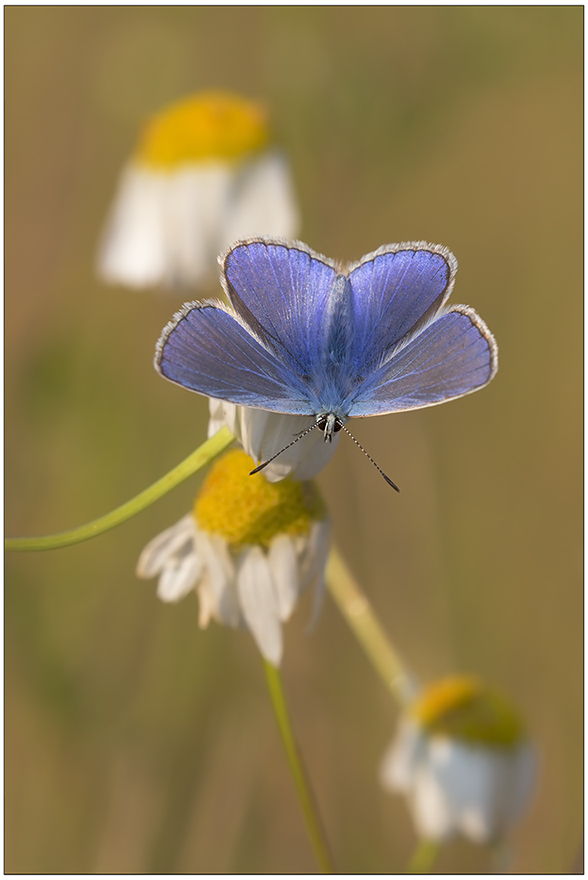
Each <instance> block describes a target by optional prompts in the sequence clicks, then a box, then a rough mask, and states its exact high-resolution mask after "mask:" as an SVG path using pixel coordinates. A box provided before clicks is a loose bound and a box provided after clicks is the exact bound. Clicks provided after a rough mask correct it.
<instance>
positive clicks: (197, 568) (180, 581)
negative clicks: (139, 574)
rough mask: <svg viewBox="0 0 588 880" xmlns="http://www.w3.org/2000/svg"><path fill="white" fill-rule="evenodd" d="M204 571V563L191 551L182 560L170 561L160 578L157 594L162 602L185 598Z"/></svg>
mask: <svg viewBox="0 0 588 880" xmlns="http://www.w3.org/2000/svg"><path fill="white" fill-rule="evenodd" d="M201 573H202V563H201V562H200V560H199V559H198V557H197V556H196V553H191V554H190V555H189V556H185V557H184V558H183V559H181V560H177V561H176V560H173V562H172V561H170V562H169V563H168V564H167V565H166V566H165V568H164V569H163V573H162V575H161V577H160V579H159V584H158V585H157V595H158V597H159V598H160V599H161V600H162V602H177V601H179V599H183V598H184V596H186V595H187V594H188V593H189V592H190V590H191V589H193V587H195V586H196V584H197V583H198V579H199V577H200V575H201Z"/></svg>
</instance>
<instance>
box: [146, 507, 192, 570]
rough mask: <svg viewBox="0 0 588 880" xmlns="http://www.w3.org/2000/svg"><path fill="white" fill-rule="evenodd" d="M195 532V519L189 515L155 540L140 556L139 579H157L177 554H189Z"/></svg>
mask: <svg viewBox="0 0 588 880" xmlns="http://www.w3.org/2000/svg"><path fill="white" fill-rule="evenodd" d="M195 531H196V528H195V525H194V518H193V517H192V515H191V514H188V515H187V516H185V517H184V518H183V519H181V520H180V521H179V522H177V523H176V524H175V525H174V526H172V527H171V528H170V529H166V530H165V532H162V533H161V534H160V535H157V537H156V538H153V540H152V541H150V542H149V543H148V544H147V546H146V547H145V549H144V550H143V552H142V553H141V555H140V556H139V561H138V562H137V568H136V574H137V577H140V578H152V577H155V575H156V574H159V573H160V572H161V571H163V568H164V566H165V564H166V563H167V561H168V560H169V559H170V558H171V557H173V556H174V555H175V554H176V553H181V554H182V555H186V554H187V553H189V552H190V551H191V550H192V549H193V547H194V538H195Z"/></svg>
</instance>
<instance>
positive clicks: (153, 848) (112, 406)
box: [5, 6, 583, 873]
mask: <svg viewBox="0 0 588 880" xmlns="http://www.w3.org/2000/svg"><path fill="white" fill-rule="evenodd" d="M582 16H583V9H582V7H580V6H575V7H573V6H568V7H485V8H479V7H445V8H444V7H420V8H419V7H387V8H385V7H382V8H378V7H371V8H365V9H364V8H359V7H351V8H345V7H339V8H336V7H335V8H330V7H316V8H303V7H299V8H296V7H294V8H280V7H250V8H243V7H200V8H199V7H189V8H188V7H186V8H182V7H172V8H163V7H142V8H133V7H126V8H113V7H110V8H99V7H94V8H88V9H86V8H83V7H61V8H55V7H54V8H50V7H46V8H43V7H8V8H7V9H6V10H5V42H6V74H5V76H6V79H5V88H6V132H5V133H6V178H5V187H6V189H5V194H6V300H5V304H6V444H5V449H6V469H5V475H6V526H7V532H8V533H9V534H12V535H15V534H24V535H29V534H30V535H33V534H45V533H48V532H53V531H60V530H62V529H66V528H69V527H73V526H74V525H78V524H81V523H83V522H87V521H89V520H91V519H93V518H95V517H96V516H98V515H100V514H102V513H105V512H107V511H108V510H110V509H112V508H113V507H114V506H116V505H118V504H120V503H122V502H123V501H126V500H127V499H128V498H130V497H131V496H133V495H134V494H136V493H137V492H138V491H139V490H141V489H142V488H144V487H145V486H147V485H148V484H150V483H151V482H153V481H154V480H155V479H157V478H158V477H159V476H161V475H162V474H163V473H165V472H166V471H167V470H169V469H170V468H171V467H173V466H174V465H175V464H176V463H178V462H179V461H180V460H181V459H182V458H184V457H185V456H186V455H187V454H188V453H189V452H190V451H191V450H192V449H193V448H194V447H195V446H196V445H198V444H199V443H200V442H201V441H202V440H203V439H204V437H205V429H206V419H207V408H206V403H205V401H204V400H203V399H201V398H199V397H198V396H197V395H190V394H189V393H188V392H185V391H183V390H182V389H179V388H177V387H175V386H171V385H169V384H168V383H166V382H164V381H162V380H161V378H160V377H159V376H157V375H156V373H155V371H154V370H153V368H152V354H153V348H154V343H155V341H156V339H157V337H158V335H159V332H160V330H161V328H162V327H163V325H164V324H165V323H166V322H167V321H168V319H169V318H170V317H171V315H172V313H173V312H174V310H175V309H176V308H177V307H178V306H179V304H180V303H181V302H182V301H183V299H184V298H186V299H190V298H193V296H194V292H192V291H190V292H189V293H188V294H187V295H186V296H185V297H182V296H181V295H170V294H167V295H162V294H160V293H155V292H146V293H136V292H131V291H128V290H125V289H122V288H120V289H117V288H108V287H106V286H104V285H102V284H101V283H99V281H98V280H97V278H96V275H95V271H94V260H95V252H96V244H97V240H98V237H99V234H100V231H101V227H102V223H103V221H104V217H105V214H106V211H107V208H108V205H109V202H110V199H111V197H112V194H113V191H114V187H115V182H116V178H117V175H118V172H119V169H120V168H121V165H122V163H123V162H124V161H125V159H126V158H127V156H128V155H129V153H130V151H131V150H132V148H133V145H134V142H135V139H136V136H137V134H138V132H139V130H140V127H141V126H142V124H143V123H144V121H145V119H146V118H147V116H148V115H149V114H150V113H152V112H154V111H157V110H158V109H160V108H161V107H162V106H163V105H165V104H166V103H167V102H170V101H173V100H175V99H176V98H178V97H182V96H184V95H186V94H189V93H191V92H193V91H195V90H198V89H201V88H210V87H221V88H227V89H236V90H238V91H240V92H242V93H244V94H245V95H247V96H250V97H255V98H261V99H265V100H266V101H267V102H268V104H269V106H270V108H271V111H272V116H273V120H274V127H275V131H276V135H277V138H278V140H279V142H280V143H281V144H282V146H283V147H284V148H285V150H286V151H287V152H288V154H289V156H290V159H291V162H292V167H293V171H294V175H295V180H296V185H297V189H298V193H299V198H300V203H301V208H302V216H303V229H302V233H301V238H302V239H303V240H304V241H307V242H308V243H309V244H310V246H311V247H313V248H314V249H316V250H318V251H321V252H323V253H326V254H328V255H330V256H332V257H336V258H340V259H348V260H355V259H358V258H359V257H361V256H362V255H363V254H364V253H367V252H368V251H371V250H374V249H375V248H377V247H378V246H380V245H381V244H384V243H388V242H394V241H404V240H410V239H426V240H429V241H433V242H440V243H443V244H445V245H447V246H448V247H450V248H451V250H453V252H454V253H455V254H456V256H457V258H458V260H459V262H460V270H459V273H458V277H457V284H456V289H455V292H454V295H453V301H454V302H465V303H467V304H469V305H472V306H473V307H475V308H476V310H477V311H478V312H479V313H480V314H481V315H482V316H483V318H484V319H485V320H486V321H487V323H488V324H489V326H490V328H491V329H492V331H493V332H494V333H495V335H496V338H497V340H498V344H499V348H500V370H499V373H498V376H497V378H496V379H495V380H494V382H493V383H492V384H491V385H490V386H489V387H488V388H487V389H485V390H484V391H482V392H481V393H479V394H475V395H472V396H470V397H467V398H464V399H463V400H461V401H455V402H452V403H450V404H448V405H447V406H442V407H434V408H432V409H430V410H428V411H427V410H424V411H420V412H415V413H407V414H403V415H396V416H388V417H383V418H378V419H368V420H358V421H355V422H354V423H353V425H352V430H354V431H355V433H356V436H357V437H358V439H359V440H360V441H361V442H362V443H363V445H364V446H365V447H366V448H367V449H368V451H369V452H370V454H371V455H372V456H373V457H374V458H375V459H376V460H377V461H378V462H379V463H380V465H381V466H382V467H383V468H384V469H385V470H386V471H387V472H388V473H389V474H390V475H391V476H392V478H393V479H394V480H395V481H397V482H398V483H399V484H400V486H401V488H402V493H401V494H400V495H399V496H397V495H396V494H395V493H393V492H391V491H390V490H389V488H388V487H387V486H386V485H385V483H384V482H383V481H382V480H381V478H380V477H379V476H378V474H377V472H376V471H375V469H374V468H373V467H372V466H371V465H370V464H369V462H367V461H366V459H365V458H364V456H362V455H361V454H360V453H359V452H358V450H357V449H356V448H355V447H354V445H353V444H352V443H351V442H348V443H346V442H345V438H343V440H342V442H341V444H340V447H339V450H338V452H337V455H336V456H335V459H334V460H333V462H332V463H331V464H330V465H329V467H328V468H327V469H326V471H325V472H324V473H323V474H321V476H320V478H319V482H320V485H321V488H322V490H323V492H324V495H325V498H326V500H327V502H328V504H329V506H330V509H331V511H332V516H333V520H334V528H335V535H336V539H337V541H338V543H339V546H340V547H341V548H343V549H344V553H345V556H346V558H347V561H348V563H349V564H350V566H351V567H352V569H353V571H354V573H355V574H356V576H357V578H358V580H359V581H360V582H361V584H362V586H363V588H364V589H365V591H366V592H367V593H368V595H369V597H370V599H371V601H372V602H373V605H374V607H375V609H376V611H377V613H378V615H379V617H380V619H381V621H382V623H383V624H384V626H385V627H386V629H387V630H388V632H389V633H390V635H391V637H392V638H393V639H394V641H395V643H396V645H397V646H398V648H399V649H400V650H401V652H402V653H403V655H404V657H405V658H406V660H407V661H408V663H409V664H410V666H411V667H412V669H413V670H414V672H415V674H416V675H418V676H419V677H420V678H421V679H423V680H429V679H431V678H435V677H438V676H441V675H444V674H447V673H450V672H454V671H462V672H471V673H477V674H479V675H481V676H483V677H485V678H487V679H489V680H490V681H492V682H493V683H494V684H495V685H497V686H499V687H501V688H502V689H503V690H504V691H506V692H507V693H508V694H509V695H510V696H511V697H512V698H513V700H514V701H515V702H516V704H517V705H518V706H519V708H520V710H521V712H522V713H523V715H524V717H525V718H526V721H527V725H528V729H529V732H530V734H531V736H532V737H533V739H534V740H535V742H536V743H537V746H538V749H539V750H540V754H541V776H540V780H539V783H538V787H537V791H536V795H535V798H534V801H533V803H532V805H531V807H530V809H529V811H528V813H527V815H526V816H525V819H524V821H523V822H522V823H521V824H520V827H519V828H518V829H517V830H516V832H515V833H514V834H513V838H512V842H513V847H514V861H513V863H512V870H513V871H515V872H531V873H533V872H541V873H557V872H569V871H571V870H572V868H573V866H574V863H575V861H576V858H577V855H578V850H579V846H580V841H581V834H582V763H581V759H582V659H583V657H582V244H583V242H582V73H583V71H582V35H583V18H582ZM215 293H216V290H214V289H213V290H208V291H203V294H204V295H206V294H207V295H210V294H213V295H214V294H215ZM201 479H202V477H201V476H200V475H197V476H195V477H194V478H192V479H191V480H190V481H189V482H188V483H187V484H184V485H183V486H182V487H180V488H179V489H177V490H176V491H175V492H173V493H172V494H171V495H168V496H167V497H166V498H165V499H164V500H162V501H161V502H159V503H158V504H156V505H155V506H153V507H151V508H150V509H149V510H148V511H146V512H144V513H143V514H141V515H140V516H139V517H137V518H135V519H134V520H132V521H130V522H129V523H127V524H126V525H124V526H122V527H121V528H119V529H117V530H116V531H114V532H110V533H108V534H106V535H103V536H101V537H99V538H97V539H95V540H93V541H91V542H88V543H86V544H82V545H78V546H75V547H72V548H69V549H63V550H58V551H52V552H50V553H45V554H30V555H26V554H22V555H21V554H19V555H13V556H10V557H9V558H8V559H7V560H6V606H5V631H6V664H5V669H6V740H5V741H6V765H5V766H6V870H7V871H8V872H12V873H20V872H24V873H49V872H55V873H68V872H71V873H135V872H139V873H140V872H148V873H157V872H164V873H223V872H234V873H237V872H255V873H256V872H259V873H264V872H267V873H273V872H276V873H282V872H283V873H297V872H300V873H305V872H311V873H312V872H314V870H315V866H314V861H313V858H312V854H311V851H310V848H309V845H308V843H307V839H306V833H305V830H304V827H303V824H302V820H301V817H300V814H299V811H298V806H297V803H296V799H295V795H294V792H293V787H292V783H291V780H290V778H289V775H288V771H287V768H286V764H285V760H284V757H283V754H282V748H281V743H280V741H279V739H278V735H277V731H276V728H275V723H274V719H273V717H272V712H271V708H270V706H269V702H268V698H267V694H266V691H265V681H264V676H263V669H262V665H261V662H260V658H259V655H258V653H257V651H256V648H255V647H254V644H253V641H252V639H251V638H250V637H249V636H248V634H246V633H234V632H232V631H229V630H226V629H223V628H220V627H218V626H216V625H214V624H213V625H212V626H211V627H210V629H209V630H207V631H205V632H201V631H199V630H198V629H197V600H196V597H195V595H194V594H192V595H190V596H189V597H188V598H186V599H185V600H184V601H183V602H181V603H180V604H178V605H175V606H164V605H163V604H162V603H160V602H159V601H158V600H157V599H156V597H155V583H154V582H142V581H138V580H137V579H136V578H135V575H134V566H135V562H136V559H137V557H138V555H139V553H140V551H141V549H142V547H143V546H144V545H145V544H146V543H147V541H148V540H149V539H150V538H152V537H153V536H154V535H155V534H157V533H158V532H159V531H162V530H163V529H164V528H166V527H168V526H169V525H171V524H172V523H174V522H176V521H177V520H178V519H179V518H180V517H181V516H183V515H184V514H185V513H186V511H187V510H188V509H189V507H190V506H191V504H192V500H193V497H194V493H195V491H196V489H197V487H198V485H199V483H200V481H201ZM308 615H309V605H308V603H303V604H302V606H300V607H299V609H298V611H297V614H296V616H295V619H294V620H293V621H292V622H291V623H290V624H289V625H288V627H287V632H286V654H285V661H284V667H283V673H284V678H285V684H286V688H287V692H288V696H289V700H290V704H291V709H292V713H293V717H294V723H295V727H296V730H297V733H298V736H299V739H300V743H301V747H302V749H303V752H304V754H305V757H306V761H307V764H308V766H309V770H310V773H311V776H312V779H313V782H314V786H315V789H316V794H317V797H318V801H319V804H320V807H321V810H322V812H323V815H324V819H325V824H326V827H327V832H328V835H329V838H330V841H331V844H332V847H333V850H334V853H335V856H336V860H337V864H338V866H339V867H340V869H341V870H342V871H344V872H346V873H354V872H372V873H380V872H381V873H388V872H403V870H404V869H405V866H406V864H407V861H408V859H409V857H410V855H411V854H412V852H413V850H414V847H415V844H416V839H415V836H414V832H413V829H412V827H411V824H410V820H409V817H408V813H407V811H406V808H405V805H404V803H403V802H402V801H401V800H400V799H398V798H393V797H390V796H388V795H385V794H383V793H382V792H381V791H380V789H379V786H378V783H377V779H376V770H377V766H378V763H379V761H380V757H381V755H382V753H383V751H384V749H385V747H386V746H387V744H388V741H389V739H390V737H391V735H392V732H393V729H394V726H395V722H396V717H397V711H396V708H395V706H394V705H393V704H392V702H391V701H390V698H389V696H388V694H387V692H386V691H385V689H384V688H383V686H382V684H381V683H380V681H379V680H378V679H377V678H376V677H375V675H374V673H373V671H372V669H371V668H370V666H369V664H368V662H367V661H366V659H365V657H364V655H363V654H362V651H361V650H360V648H359V647H358V645H357V643H356V642H355V640H354V638H353V637H352V635H351V633H350V631H349V630H348V628H347V626H346V624H345V622H344V621H343V620H342V619H341V617H340V615H339V613H338V611H337V609H336V608H335V606H334V605H333V603H332V602H331V601H330V600H329V599H327V602H326V605H325V608H324V613H323V615H322V618H321V620H320V623H319V626H318V627H317V629H316V631H315V632H313V633H312V634H310V635H309V634H308V633H307V632H306V631H305V630H306V624H307V621H308ZM437 867H438V869H439V870H440V871H449V872H454V871H455V872H459V871H462V872H463V871H465V872H484V871H488V870H491V868H492V862H491V860H490V855H489V853H488V851H486V850H485V849H479V848H476V847H474V846H473V845H470V844H467V843H465V842H463V841H455V842H453V843H451V844H450V845H448V846H447V847H446V848H445V849H444V851H443V855H442V857H441V859H440V860H439V862H438V863H437Z"/></svg>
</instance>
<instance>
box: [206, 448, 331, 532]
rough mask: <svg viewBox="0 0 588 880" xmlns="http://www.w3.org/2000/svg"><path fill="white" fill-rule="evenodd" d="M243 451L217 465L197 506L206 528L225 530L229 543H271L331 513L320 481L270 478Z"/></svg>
mask: <svg viewBox="0 0 588 880" xmlns="http://www.w3.org/2000/svg"><path fill="white" fill-rule="evenodd" d="M254 467H255V462H253V461H252V460H251V459H250V458H249V456H248V455H246V454H245V453H244V452H242V451H241V450H234V451H232V452H228V453H227V454H226V455H225V456H223V457H222V458H221V459H220V460H219V461H217V462H216V464H215V465H214V466H213V468H212V470H211V471H210V473H209V474H208V476H207V478H206V480H205V481H204V485H203V486H202V489H201V491H200V494H199V496H198V498H197V499H196V503H195V505H194V518H195V520H196V523H197V525H198V527H199V528H200V529H202V531H205V532H209V533H213V534H217V535H221V536H222V537H223V538H225V539H226V541H227V542H228V543H229V544H233V545H239V544H262V545H263V546H266V547H267V546H268V545H269V543H270V541H271V540H272V538H274V537H275V536H276V535H278V534H286V535H291V536H295V535H306V534H308V532H309V531H310V527H311V525H312V523H313V522H315V521H317V520H321V519H325V518H326V508H325V505H324V503H323V500H322V498H321V497H320V495H319V492H318V490H317V488H316V486H315V485H314V483H310V482H304V483H300V482H298V481H297V480H292V479H289V478H288V479H285V480H281V481H280V482H279V483H268V481H267V480H266V478H265V477H264V476H263V474H254V475H253V476H252V477H250V476H249V473H250V471H252V470H253V468H254Z"/></svg>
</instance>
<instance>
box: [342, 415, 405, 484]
mask: <svg viewBox="0 0 588 880" xmlns="http://www.w3.org/2000/svg"><path fill="white" fill-rule="evenodd" d="M341 427H342V428H343V430H344V431H345V433H346V434H349V436H350V437H351V439H352V440H353V442H354V443H355V444H356V446H359V448H360V449H361V451H362V452H363V454H364V455H365V456H367V458H369V460H370V461H371V463H372V464H373V466H374V467H375V469H376V470H377V471H378V472H379V473H380V474H381V475H382V476H383V477H384V479H385V480H386V482H387V483H388V485H389V486H392V488H393V489H396V491H397V492H400V489H399V488H398V486H397V485H396V483H393V482H392V480H391V479H390V477H389V476H387V474H385V473H384V471H383V470H382V468H381V467H379V466H378V465H377V464H376V462H375V461H374V460H373V458H372V457H371V455H369V454H368V453H367V452H366V451H365V449H364V448H363V446H362V445H361V443H360V442H359V440H356V439H355V437H354V436H353V434H352V433H351V431H348V430H347V428H346V427H345V425H341Z"/></svg>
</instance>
